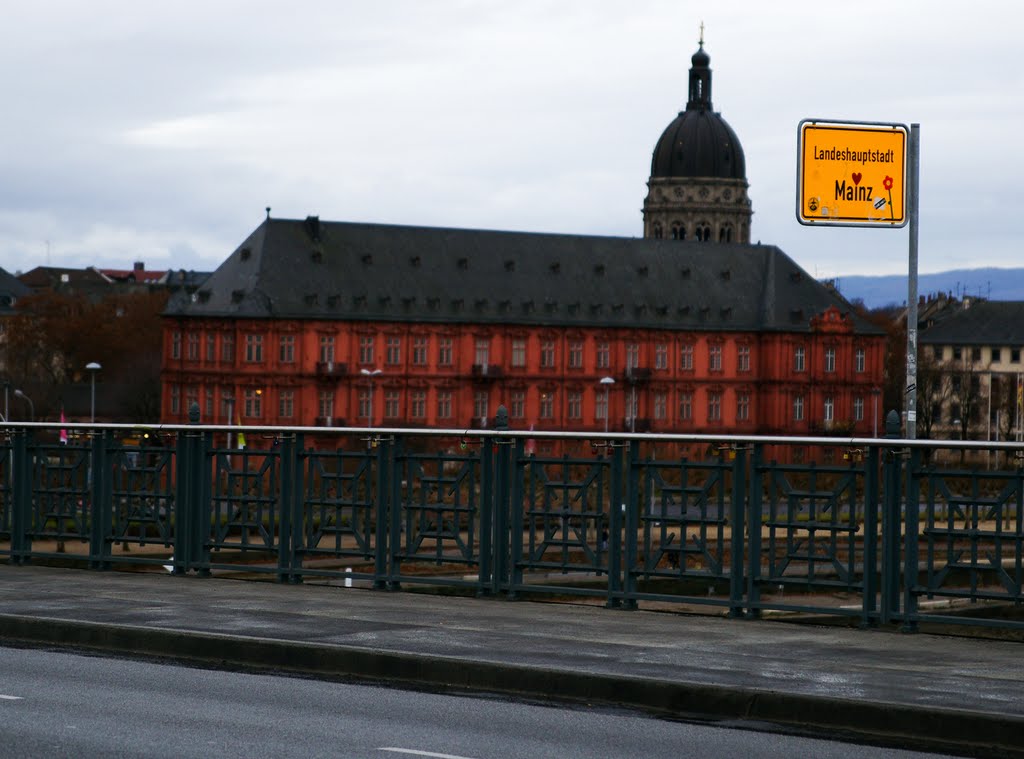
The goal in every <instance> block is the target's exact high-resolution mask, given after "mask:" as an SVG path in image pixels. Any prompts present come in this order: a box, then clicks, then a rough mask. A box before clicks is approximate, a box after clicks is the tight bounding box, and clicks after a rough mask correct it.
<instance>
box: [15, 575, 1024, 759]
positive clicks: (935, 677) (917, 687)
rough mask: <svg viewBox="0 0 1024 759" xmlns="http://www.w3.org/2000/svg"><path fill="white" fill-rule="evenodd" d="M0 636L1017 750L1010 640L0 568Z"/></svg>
mask: <svg viewBox="0 0 1024 759" xmlns="http://www.w3.org/2000/svg"><path fill="white" fill-rule="evenodd" d="M3 643H7V644H10V643H14V644H20V645H42V646H54V647H70V648H76V649H87V650H92V651H100V652H106V653H113V654H117V655H130V656H137V657H142V658H151V657H153V658H170V659H174V660H179V661H184V662H187V663H192V664H198V665H201V666H211V667H218V668H229V669H245V670H264V671H272V672H279V673H291V674H298V675H302V676H311V677H318V678H323V679H334V680H357V681H358V680H362V681H372V682H385V683H388V684H391V685H396V686H402V687H412V688H420V689H426V690H431V691H449V692H459V693H474V692H476V693H491V694H505V695H508V696H512V697H519V698H528V699H538V700H544V701H553V702H570V703H576V704H581V703H582V704H600V705H618V706H624V707H628V708H635V709H640V710H644V711H647V712H650V713H653V714H657V715H662V716H669V717H675V718H683V719H695V720H711V721H715V722H718V723H719V724H722V723H724V724H727V725H729V726H749V727H757V728H762V727H764V728H766V729H781V730H785V731H797V732H804V731H806V732H809V733H814V734H821V733H825V734H827V735H834V736H836V737H844V738H847V739H853V740H865V741H868V742H878V743H882V744H885V745H894V746H903V747H907V748H913V749H916V750H935V751H946V752H950V753H965V754H969V755H979V756H1019V757H1024V645H1022V644H1021V643H1019V642H1011V641H995V640H984V639H977V638H957V637H949V636H935V635H928V634H924V633H918V634H913V635H906V634H901V633H898V632H894V631H891V630H858V629H853V628H846V627H836V626H824V627H823V626H814V625H807V624H784V623H780V622H770V621H764V620H761V621H754V620H733V619H726V618H722V617H708V616H687V615H682V614H678V613H659V612H655V611H643V610H640V611H623V610H613V609H604V608H601V607H595V606H589V605H580V604H569V603H564V604H553V603H537V602H532V601H507V600H505V599H503V598H485V599H477V598H459V597H450V596H439V595H432V594H425V593H416V592H408V591H401V592H387V591H373V590H366V589H360V588H342V587H332V586H326V585H312V584H310V585H278V584H275V583H272V582H253V581H240V580H228V579H221V578H200V577H195V576H191V575H190V576H184V577H182V576H171V575H160V574H141V573H128V572H95V571H86V570H75V569H57V568H49V567H38V566H23V567H15V566H9V565H0V644H3ZM0 677H2V671H0ZM765 723H768V725H766V724H765ZM769 725H770V726H774V728H770V727H768V726H769Z"/></svg>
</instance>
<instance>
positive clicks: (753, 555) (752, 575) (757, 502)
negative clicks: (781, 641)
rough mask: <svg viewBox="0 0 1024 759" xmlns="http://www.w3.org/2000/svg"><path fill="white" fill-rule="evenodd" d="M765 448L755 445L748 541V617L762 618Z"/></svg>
mask: <svg viewBox="0 0 1024 759" xmlns="http://www.w3.org/2000/svg"><path fill="white" fill-rule="evenodd" d="M763 460H764V446H763V444H762V443H755V444H754V453H753V455H752V456H751V462H750V497H749V501H748V502H749V507H748V509H749V518H748V520H747V522H748V524H749V526H750V527H749V530H748V533H749V535H748V539H747V546H748V549H747V567H748V568H749V569H748V570H747V616H748V617H749V618H750V619H759V618H760V617H761V609H760V603H761V524H762V521H763V517H762V512H763V509H764V471H763V467H762V464H763Z"/></svg>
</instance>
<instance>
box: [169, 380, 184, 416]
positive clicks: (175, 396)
mask: <svg viewBox="0 0 1024 759" xmlns="http://www.w3.org/2000/svg"><path fill="white" fill-rule="evenodd" d="M169 392H170V396H171V413H172V414H180V413H181V389H180V388H179V387H178V386H177V385H171V388H170V391H169Z"/></svg>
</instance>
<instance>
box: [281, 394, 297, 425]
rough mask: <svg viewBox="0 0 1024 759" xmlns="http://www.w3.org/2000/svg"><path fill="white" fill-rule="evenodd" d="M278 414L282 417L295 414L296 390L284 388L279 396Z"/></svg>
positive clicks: (288, 417)
mask: <svg viewBox="0 0 1024 759" xmlns="http://www.w3.org/2000/svg"><path fill="white" fill-rule="evenodd" d="M277 415H278V416H279V417H281V418H282V419H291V418H292V417H294V416H295V391H294V390H282V391H281V392H280V393H279V394H278V396H277Z"/></svg>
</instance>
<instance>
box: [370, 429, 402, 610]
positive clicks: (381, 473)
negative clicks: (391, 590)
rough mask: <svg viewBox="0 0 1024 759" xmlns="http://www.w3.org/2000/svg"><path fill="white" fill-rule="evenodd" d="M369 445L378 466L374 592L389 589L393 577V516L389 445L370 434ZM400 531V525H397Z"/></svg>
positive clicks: (375, 472)
mask: <svg viewBox="0 0 1024 759" xmlns="http://www.w3.org/2000/svg"><path fill="white" fill-rule="evenodd" d="M369 445H370V446H373V445H376V456H375V457H374V458H375V461H376V466H375V467H374V469H375V471H374V472H373V474H374V475H375V476H376V482H375V483H374V485H375V486H374V490H373V492H374V498H375V500H376V504H375V506H376V519H377V531H376V533H377V534H376V541H375V545H374V554H373V588H374V590H386V589H387V588H388V587H389V580H390V576H391V556H390V552H389V550H388V545H389V542H390V541H389V538H390V536H391V515H390V513H389V509H388V477H389V472H388V453H389V451H388V443H387V441H386V440H384V439H382V438H380V437H375V436H374V434H373V432H370V441H369ZM395 529H398V525H397V524H396V525H395Z"/></svg>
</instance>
